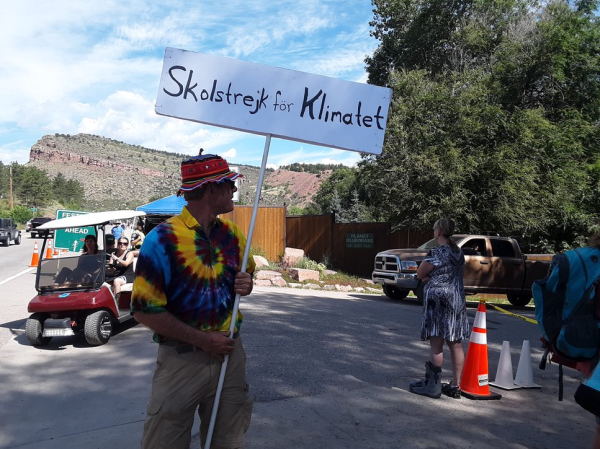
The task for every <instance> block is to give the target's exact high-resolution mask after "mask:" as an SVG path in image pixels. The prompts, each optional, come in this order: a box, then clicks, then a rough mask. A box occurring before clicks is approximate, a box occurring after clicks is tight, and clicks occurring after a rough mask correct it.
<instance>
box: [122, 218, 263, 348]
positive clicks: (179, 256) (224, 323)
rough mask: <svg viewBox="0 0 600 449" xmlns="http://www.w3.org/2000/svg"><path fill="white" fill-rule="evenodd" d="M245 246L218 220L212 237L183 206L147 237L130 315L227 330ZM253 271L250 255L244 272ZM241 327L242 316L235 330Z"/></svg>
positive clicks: (236, 230)
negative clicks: (164, 314)
mask: <svg viewBox="0 0 600 449" xmlns="http://www.w3.org/2000/svg"><path fill="white" fill-rule="evenodd" d="M245 245H246V238H245V236H244V235H243V234H242V232H241V230H240V229H239V228H238V227H237V226H236V225H235V224H234V223H232V222H230V221H228V220H222V219H218V218H217V219H216V221H215V223H214V225H213V226H212V229H211V232H210V237H208V236H207V235H206V234H205V233H204V231H203V230H202V226H201V225H200V224H198V222H197V221H196V219H195V218H194V217H193V216H192V215H191V214H190V212H189V211H188V210H187V208H186V207H184V208H183V211H182V212H181V215H178V216H175V217H172V218H170V219H169V220H167V221H165V222H164V223H161V224H159V225H158V226H157V227H156V228H154V229H153V230H152V232H150V233H149V234H148V235H147V236H146V239H145V241H144V244H143V245H142V248H141V250H140V254H139V256H138V260H137V266H136V270H135V274H136V277H135V281H134V283H133V293H132V296H131V312H132V313H135V312H143V313H161V312H165V311H168V312H170V313H171V314H173V315H174V316H175V317H177V318H178V319H180V320H181V321H183V322H184V323H187V324H189V325H190V326H193V327H195V328H197V329H201V330H203V331H228V330H229V326H230V323H231V313H232V311H233V304H234V301H235V294H234V292H233V284H234V279H235V274H236V271H235V270H234V266H235V265H237V266H238V267H240V268H241V266H242V257H243V256H244V247H245ZM254 268H255V264H254V258H253V257H252V255H250V257H249V258H248V264H247V267H246V271H247V272H249V273H252V272H254ZM241 323H242V314H241V312H239V311H238V316H237V320H236V328H237V330H239V328H240V325H241ZM154 339H155V341H159V340H160V337H159V336H158V335H155V336H154Z"/></svg>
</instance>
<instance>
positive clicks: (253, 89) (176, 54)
mask: <svg viewBox="0 0 600 449" xmlns="http://www.w3.org/2000/svg"><path fill="white" fill-rule="evenodd" d="M391 98H392V91H391V89H388V88H384V87H378V86H373V85H370V84H363V83H354V82H351V81H344V80H339V79H335V78H329V77H326V76H320V75H313V74H310V73H305V72H298V71H294V70H287V69H281V68H277V67H268V66H264V65H260V64H255V63H251V62H245V61H239V60H235V59H230V58H223V57H220V56H215V55H208V54H202V53H194V52H191V51H186V50H180V49H176V48H167V49H166V50H165V58H164V63H163V70H162V76H161V79H160V86H159V89H158V96H157V99H156V113H157V114H161V115H167V116H170V117H177V118H182V119H185V120H192V121H196V122H200V123H207V124H209V125H215V126H221V127H224V128H232V129H237V130H241V131H247V132H251V133H255V134H263V135H267V134H270V135H272V136H273V137H281V138H283V139H289V140H296V141H299V142H306V143H311V144H316V145H325V146H328V147H332V148H340V149H343V150H352V151H360V152H363V153H372V154H381V150H382V146H383V137H384V134H385V126H386V123H387V118H388V109H389V105H390V101H391Z"/></svg>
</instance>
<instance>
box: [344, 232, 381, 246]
mask: <svg viewBox="0 0 600 449" xmlns="http://www.w3.org/2000/svg"><path fill="white" fill-rule="evenodd" d="M346 248H375V234H346Z"/></svg>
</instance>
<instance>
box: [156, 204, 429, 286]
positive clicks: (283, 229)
mask: <svg viewBox="0 0 600 449" xmlns="http://www.w3.org/2000/svg"><path fill="white" fill-rule="evenodd" d="M221 217H223V218H225V219H227V220H231V221H233V222H234V223H236V224H237V225H238V226H239V227H240V228H241V229H242V232H244V234H245V235H246V236H247V235H248V230H249V229H250V221H251V219H252V206H235V208H234V210H233V212H229V213H227V214H223V215H221ZM164 218H167V217H166V216H165V217H163V219H164ZM160 221H162V219H161V220H160ZM431 238H433V232H432V231H425V232H420V231H397V232H391V226H390V224H389V223H336V222H335V217H334V215H333V214H326V215H301V216H292V217H286V208H285V207H280V206H278V207H266V206H261V207H259V208H258V211H257V214H256V224H255V226H254V235H253V238H252V244H251V247H252V248H253V249H254V250H255V252H258V251H256V250H259V249H260V252H263V253H265V254H266V257H267V259H268V260H270V261H273V262H277V261H279V257H280V256H281V255H282V254H283V251H284V249H285V247H286V246H287V247H291V248H299V249H302V250H304V253H305V254H306V255H307V256H308V257H310V258H311V259H312V260H315V261H317V262H322V261H327V262H328V263H329V265H330V266H332V267H333V268H334V269H338V270H341V271H344V272H345V273H348V274H353V275H356V276H363V277H367V278H368V277H370V276H371V272H372V271H373V262H374V260H375V255H376V254H377V253H378V252H380V251H384V250H386V249H390V248H416V247H417V246H419V245H421V244H422V243H424V242H426V241H427V240H429V239H431Z"/></svg>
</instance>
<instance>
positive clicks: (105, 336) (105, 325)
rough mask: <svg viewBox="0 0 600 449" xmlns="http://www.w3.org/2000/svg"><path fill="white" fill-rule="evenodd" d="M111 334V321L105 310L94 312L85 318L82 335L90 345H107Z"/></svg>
mask: <svg viewBox="0 0 600 449" xmlns="http://www.w3.org/2000/svg"><path fill="white" fill-rule="evenodd" d="M111 334H112V320H111V318H110V314H109V313H108V312H107V311H106V310H100V311H98V312H94V313H92V314H91V315H88V316H87V317H86V319H85V327H84V329H83V335H84V336H85V340H86V341H87V342H88V343H89V344H90V345H94V346H100V345H103V344H105V343H108V340H109V339H110V335H111Z"/></svg>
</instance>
